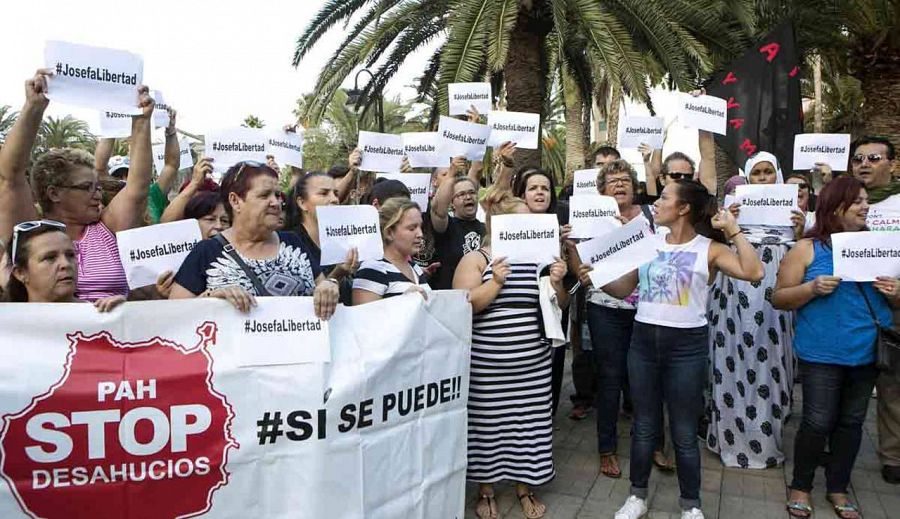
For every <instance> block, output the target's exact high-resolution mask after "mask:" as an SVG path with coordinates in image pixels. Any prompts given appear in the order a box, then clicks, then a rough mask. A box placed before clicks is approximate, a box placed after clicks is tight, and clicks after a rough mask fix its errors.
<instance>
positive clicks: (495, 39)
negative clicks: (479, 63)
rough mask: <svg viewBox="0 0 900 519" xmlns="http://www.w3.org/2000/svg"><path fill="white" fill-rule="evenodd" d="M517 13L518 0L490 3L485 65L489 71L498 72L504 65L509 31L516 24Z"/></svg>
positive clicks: (497, 0)
mask: <svg viewBox="0 0 900 519" xmlns="http://www.w3.org/2000/svg"><path fill="white" fill-rule="evenodd" d="M518 13H519V1H518V0H495V1H494V2H492V3H491V8H490V9H489V11H488V22H487V28H488V33H487V65H488V68H490V70H491V72H499V71H500V70H502V69H503V67H504V66H506V57H507V55H508V54H509V41H510V33H511V32H512V31H513V29H514V28H515V26H516V18H517V15H518Z"/></svg>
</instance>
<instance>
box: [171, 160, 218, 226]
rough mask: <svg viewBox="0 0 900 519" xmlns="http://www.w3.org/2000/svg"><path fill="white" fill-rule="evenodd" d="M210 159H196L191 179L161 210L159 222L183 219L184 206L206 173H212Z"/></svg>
mask: <svg viewBox="0 0 900 519" xmlns="http://www.w3.org/2000/svg"><path fill="white" fill-rule="evenodd" d="M212 160H213V159H211V158H209V157H203V158H202V159H200V160H199V161H197V164H195V165H194V171H193V174H192V176H191V181H190V182H188V185H187V186H185V188H184V189H183V190H182V191H181V193H178V196H176V197H175V198H174V199H172V201H171V202H169V205H168V206H166V210H165V211H163V214H162V216H160V218H159V223H167V222H177V221H178V220H183V219H184V208H185V207H187V204H188V202H190V200H191V198H193V196H194V195H195V194H196V193H197V190H198V189H199V188H200V186H201V185H202V184H203V181H204V180H205V179H206V177H207V175H211V174H212V171H213V166H212Z"/></svg>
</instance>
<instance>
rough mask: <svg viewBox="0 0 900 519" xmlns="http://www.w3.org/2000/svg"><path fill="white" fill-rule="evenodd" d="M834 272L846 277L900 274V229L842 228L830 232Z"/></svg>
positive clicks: (862, 278) (859, 278)
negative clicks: (837, 231) (833, 232)
mask: <svg viewBox="0 0 900 519" xmlns="http://www.w3.org/2000/svg"><path fill="white" fill-rule="evenodd" d="M831 245H832V251H833V252H832V256H833V258H834V275H835V276H837V277H839V278H841V279H842V280H843V281H875V278H877V277H879V276H887V277H892V278H897V277H900V233H898V232H878V231H860V232H839V233H835V234H832V235H831Z"/></svg>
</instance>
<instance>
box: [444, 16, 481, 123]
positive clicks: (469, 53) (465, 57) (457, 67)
mask: <svg viewBox="0 0 900 519" xmlns="http://www.w3.org/2000/svg"><path fill="white" fill-rule="evenodd" d="M494 1H495V0H460V1H458V2H456V3H454V4H453V7H452V9H453V10H452V13H453V15H452V16H451V18H450V20H449V21H448V27H449V29H450V33H449V34H448V35H447V42H446V43H445V44H444V51H443V53H442V54H441V70H440V73H439V76H438V77H439V80H438V85H439V90H438V105H439V107H440V111H441V113H447V110H448V109H449V103H448V99H447V85H449V84H450V83H462V82H466V81H472V80H473V79H474V78H475V77H477V74H478V70H479V68H481V67H482V64H483V63H484V55H485V48H484V47H485V27H486V20H487V11H488V9H489V7H490V5H491V3H492V2H494Z"/></svg>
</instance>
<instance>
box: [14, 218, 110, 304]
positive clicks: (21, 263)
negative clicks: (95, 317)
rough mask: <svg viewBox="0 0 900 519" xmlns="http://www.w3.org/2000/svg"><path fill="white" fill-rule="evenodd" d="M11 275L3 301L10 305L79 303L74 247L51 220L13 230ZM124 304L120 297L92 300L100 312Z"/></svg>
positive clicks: (64, 231) (33, 222)
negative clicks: (76, 293)
mask: <svg viewBox="0 0 900 519" xmlns="http://www.w3.org/2000/svg"><path fill="white" fill-rule="evenodd" d="M6 256H7V257H8V259H9V264H10V265H11V266H12V273H11V275H10V277H9V280H8V281H7V283H6V290H5V293H4V298H3V300H4V301H6V302H10V303H79V302H81V300H79V299H78V298H77V297H76V296H75V287H76V286H77V281H78V265H77V264H76V253H75V245H74V244H73V243H72V240H71V239H70V238H69V236H68V235H67V234H66V226H65V224H62V223H60V222H57V221H53V220H33V221H28V222H22V223H20V224H18V225H16V226H15V227H14V228H13V232H12V241H11V242H10V246H9V251H8V254H7V255H6ZM123 302H125V297H124V296H121V295H117V296H110V297H104V298H100V299H96V300H94V301H93V303H94V306H95V307H96V308H97V309H98V310H99V311H101V312H108V311H110V310H112V309H113V308H115V307H116V306H118V305H120V304H121V303H123Z"/></svg>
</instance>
